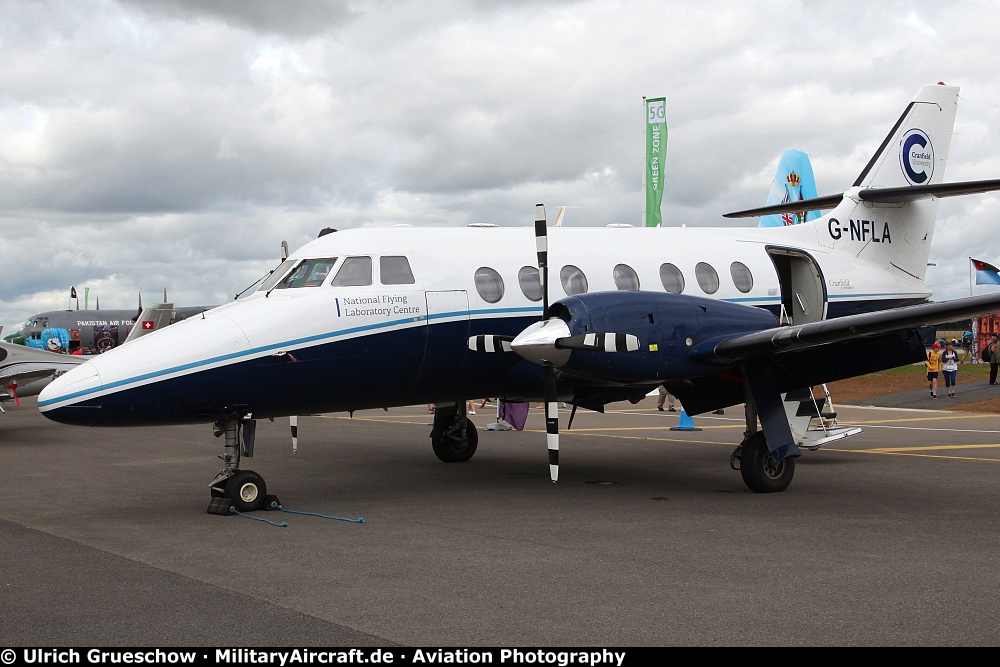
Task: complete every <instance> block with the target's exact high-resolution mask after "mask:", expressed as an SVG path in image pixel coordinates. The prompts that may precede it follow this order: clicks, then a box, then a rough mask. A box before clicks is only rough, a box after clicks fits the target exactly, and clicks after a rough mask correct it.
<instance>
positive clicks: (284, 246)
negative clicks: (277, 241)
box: [281, 241, 288, 262]
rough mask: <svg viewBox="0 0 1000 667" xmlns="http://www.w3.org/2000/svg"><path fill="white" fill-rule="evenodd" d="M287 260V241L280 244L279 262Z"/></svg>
mask: <svg viewBox="0 0 1000 667" xmlns="http://www.w3.org/2000/svg"><path fill="white" fill-rule="evenodd" d="M286 259H288V241H282V242H281V261H282V262H284V261H285V260H286Z"/></svg>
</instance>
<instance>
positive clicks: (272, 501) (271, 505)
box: [261, 494, 281, 512]
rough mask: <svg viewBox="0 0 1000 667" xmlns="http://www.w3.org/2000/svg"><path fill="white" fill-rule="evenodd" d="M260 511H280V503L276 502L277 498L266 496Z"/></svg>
mask: <svg viewBox="0 0 1000 667" xmlns="http://www.w3.org/2000/svg"><path fill="white" fill-rule="evenodd" d="M261 509H262V510H266V511H268V512H277V511H278V510H280V509H281V501H280V500H278V496H272V495H271V494H267V495H266V496H264V506H263V507H261Z"/></svg>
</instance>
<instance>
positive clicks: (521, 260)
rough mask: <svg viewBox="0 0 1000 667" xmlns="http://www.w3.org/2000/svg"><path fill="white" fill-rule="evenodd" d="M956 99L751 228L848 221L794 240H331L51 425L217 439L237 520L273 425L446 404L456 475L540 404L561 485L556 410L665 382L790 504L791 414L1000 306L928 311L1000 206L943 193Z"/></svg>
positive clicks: (59, 385) (99, 386) (130, 354)
mask: <svg viewBox="0 0 1000 667" xmlns="http://www.w3.org/2000/svg"><path fill="white" fill-rule="evenodd" d="M957 102H958V88H955V87H949V86H944V85H931V86H925V87H923V88H921V89H920V91H919V92H918V94H917V96H916V97H915V99H914V100H913V101H912V102H911V103H910V104H909V105H908V106H907V107H906V109H905V111H904V112H903V114H902V115H901V116H900V118H899V120H898V121H897V122H896V124H895V125H894V126H893V127H892V129H891V131H890V132H889V134H888V136H886V138H885V140H884V141H883V143H882V145H881V146H880V147H879V148H878V150H877V151H876V153H875V154H874V156H873V157H872V159H871V161H870V162H869V163H868V164H867V165H866V166H865V167H864V169H863V170H862V172H861V174H860V176H859V177H858V178H857V180H856V181H855V183H854V184H853V186H852V187H851V188H850V189H849V190H847V191H846V192H844V193H842V194H838V195H833V196H828V197H819V198H816V199H814V200H812V201H805V202H803V201H794V202H790V203H788V204H785V205H778V206H769V207H764V208H761V209H755V210H751V211H744V212H742V213H740V214H734V215H745V216H759V215H764V214H769V213H780V212H784V211H791V212H794V211H801V210H812V209H820V210H828V209H832V210H829V212H828V213H826V214H825V215H823V216H822V217H820V218H819V219H816V220H813V221H809V222H803V223H802V224H798V225H794V226H788V227H780V228H751V227H747V228H740V229H734V228H724V229H709V228H693V227H660V228H645V227H637V228H622V227H620V226H614V227H612V228H572V227H555V228H552V229H547V228H546V222H545V215H544V210H543V209H542V208H541V207H540V206H539V207H538V210H537V212H536V223H535V230H534V233H533V231H532V229H531V228H528V227H496V226H482V225H477V226H474V227H470V228H453V227H452V228H440V229H430V228H406V227H398V228H392V229H389V228H383V229H377V228H364V229H350V230H344V231H338V232H334V233H328V234H324V235H321V236H320V237H319V238H317V239H315V240H314V241H311V242H310V243H308V244H306V245H305V246H303V247H302V248H300V249H299V250H298V251H296V252H293V253H290V254H289V255H288V256H287V258H286V259H285V260H284V261H283V262H282V263H281V264H280V265H279V266H278V267H277V268H276V269H275V270H274V271H273V272H272V274H271V275H270V277H269V278H268V279H267V280H266V281H265V282H264V283H263V284H262V285H261V286H260V288H259V289H257V290H256V291H254V292H252V293H250V294H248V295H246V296H242V297H240V298H238V299H237V300H235V301H233V302H231V303H228V304H225V305H223V306H220V307H218V308H214V309H212V310H209V311H207V312H204V313H202V314H201V315H198V316H195V317H192V318H189V319H186V320H184V321H183V322H179V323H177V324H174V325H171V326H169V327H167V328H165V329H163V330H161V331H157V332H154V333H152V334H150V335H148V336H145V337H143V338H140V339H138V340H135V341H134V342H131V343H129V344H128V345H125V346H123V347H121V348H116V349H114V350H111V351H110V352H108V353H106V354H103V355H100V356H99V357H96V358H91V359H88V360H87V361H86V362H85V363H84V364H82V365H81V366H79V367H78V368H76V369H74V370H72V371H70V372H68V373H66V374H65V375H63V376H61V377H59V378H57V379H55V380H53V382H52V383H51V384H49V386H48V387H46V388H45V389H44V390H43V391H42V393H41V395H40V396H39V401H38V406H39V409H40V410H41V411H42V413H43V414H44V415H45V416H46V417H48V418H50V419H53V420H55V421H59V422H63V423H67V424H78V425H89V426H131V425H135V426H140V425H141V426H151V425H170V424H184V423H198V422H205V423H211V424H214V430H215V434H216V435H222V434H224V435H225V445H224V451H223V455H222V457H221V458H222V459H223V462H224V467H223V469H222V470H221V471H220V472H219V473H218V475H217V476H216V477H215V478H214V479H213V480H212V482H211V483H210V489H211V493H212V495H213V496H214V497H215V498H217V499H221V500H224V501H227V502H230V503H231V506H232V507H233V508H235V509H237V510H241V511H244V510H253V509H258V508H260V507H261V506H262V505H263V503H264V502H265V496H266V485H265V483H264V480H263V479H262V478H261V476H260V475H259V474H257V473H256V472H253V471H251V470H245V469H242V468H241V466H240V464H241V458H242V457H243V456H251V455H252V453H253V433H254V425H255V423H256V422H255V420H257V419H260V418H275V417H284V416H290V415H300V414H307V413H326V412H335V411H353V410H361V409H370V408H382V407H391V406H402V405H414V404H427V403H435V404H437V406H438V409H437V410H436V412H435V416H434V424H433V427H432V431H431V444H432V447H433V450H434V452H435V454H436V455H437V456H438V457H439V458H440V459H442V460H443V461H448V462H457V461H466V460H468V459H469V458H470V457H471V456H472V455H473V454H474V452H475V450H476V447H477V440H478V435H477V432H476V429H475V427H474V426H473V425H472V423H471V421H469V420H468V418H467V415H466V412H465V405H466V399H468V397H470V396H494V397H500V398H506V399H508V400H522V401H523V400H538V399H540V398H544V400H545V401H546V426H547V431H548V441H549V460H550V470H551V471H552V477H553V481H554V480H555V479H556V473H557V471H558V418H557V416H556V406H557V405H558V402H560V401H565V402H567V403H572V404H573V405H574V406H579V407H584V408H589V409H594V410H602V409H603V407H604V406H605V405H606V404H608V403H610V402H613V401H622V400H638V399H641V398H642V397H644V396H645V395H646V394H647V393H648V392H650V391H651V390H653V389H654V388H655V387H657V386H658V385H660V384H665V385H666V387H667V389H668V390H669V391H670V392H671V393H673V394H674V395H675V396H676V397H677V398H678V399H679V400H680V401H681V403H682V405H683V407H684V409H685V410H686V411H687V413H688V414H699V413H702V412H706V411H711V410H716V409H719V408H725V407H729V406H734V405H739V404H744V405H745V406H746V408H745V412H746V427H747V428H746V436H745V438H744V440H743V442H742V443H741V444H740V445H739V447H738V448H737V449H736V451H735V452H734V453H733V456H732V457H731V460H730V463H731V465H732V466H733V467H734V468H737V469H739V470H740V472H741V474H742V477H743V479H744V481H745V483H746V484H747V486H748V487H749V488H750V489H752V490H753V491H755V492H774V491H782V490H784V489H785V488H786V487H787V486H788V484H789V483H790V481H791V479H792V475H793V473H794V467H795V460H796V458H797V457H798V456H800V455H801V454H802V452H801V450H800V448H799V444H800V442H799V441H798V439H797V437H796V436H795V435H794V434H793V433H792V429H791V427H790V426H789V420H788V413H787V412H786V409H785V406H784V405H783V403H784V402H785V401H784V400H783V397H784V398H788V397H795V396H796V393H797V392H799V391H800V390H802V389H803V388H808V387H813V386H815V385H818V384H820V383H824V382H831V381H834V380H838V379H842V378H846V377H851V376H855V375H861V374H865V373H869V372H874V371H878V370H883V369H886V368H891V367H895V366H900V365H904V364H910V363H915V362H919V361H921V360H923V359H924V358H925V354H926V353H925V350H924V347H923V345H922V342H921V339H920V338H919V336H918V334H917V332H916V329H917V327H919V326H921V325H924V324H934V323H940V322H945V321H953V320H956V319H960V318H964V317H970V316H972V315H975V314H978V313H984V312H991V311H996V310H1000V296H997V295H987V296H980V297H970V298H966V299H960V300H957V301H952V302H944V303H926V301H927V299H928V298H929V297H930V296H931V292H930V290H928V288H927V286H926V285H925V284H924V276H925V273H926V270H927V260H928V256H929V252H930V247H931V240H932V236H933V232H934V219H935V215H936V210H937V204H938V198H939V197H945V196H952V195H959V194H969V193H977V192H986V191H990V190H996V189H1000V180H992V181H977V182H966V183H951V184H945V183H944V182H943V175H944V168H945V164H946V162H947V156H948V152H949V146H950V141H951V135H952V131H953V127H954V121H955V113H956V108H957ZM549 242H550V245H551V248H549V245H548V244H549ZM533 246H534V247H535V251H534V252H533ZM549 267H551V268H552V271H553V273H554V276H553V280H552V281H551V283H552V284H551V285H550V284H549V283H550V281H549V280H548V272H549ZM550 292H552V293H553V294H554V293H555V292H562V296H563V298H559V299H558V300H555V301H554V302H553V303H551V304H550V303H549V296H550V294H549V293H550ZM758 421H759V423H760V430H758ZM213 504H214V501H213ZM210 511H211V506H210ZM226 511H228V508H227V510H226Z"/></svg>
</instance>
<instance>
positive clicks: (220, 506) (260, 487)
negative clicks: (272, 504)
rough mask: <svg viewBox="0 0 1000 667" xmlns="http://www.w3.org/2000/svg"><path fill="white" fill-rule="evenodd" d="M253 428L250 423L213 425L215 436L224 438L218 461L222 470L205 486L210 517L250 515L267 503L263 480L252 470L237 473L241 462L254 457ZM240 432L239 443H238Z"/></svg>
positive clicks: (247, 421) (226, 420) (252, 421)
mask: <svg viewBox="0 0 1000 667" xmlns="http://www.w3.org/2000/svg"><path fill="white" fill-rule="evenodd" d="M256 425H257V422H255V421H254V420H252V419H237V418H231V419H224V420H220V421H217V422H216V423H215V436H216V437H220V436H222V435H225V436H226V440H225V449H224V451H223V453H222V454H220V455H219V458H220V459H222V463H223V467H222V470H220V471H219V474H218V475H216V476H215V479H213V480H212V482H211V483H210V484H209V485H208V488H209V491H210V492H211V494H212V502H211V504H210V505H209V506H208V512H209V514H230V513H231V511H232V510H231V509H230V508H232V509H235V510H236V511H238V512H253V511H255V510H259V509H261V508H262V507H264V503H265V502H267V498H268V496H267V485H266V484H265V483H264V478H263V477H261V476H260V475H258V474H257V473H255V472H254V471H252V470H240V468H239V465H240V458H241V455H242V456H246V457H252V456H253V442H254V433H255V432H256ZM241 431H242V436H243V437H242V442H241V438H240V435H241Z"/></svg>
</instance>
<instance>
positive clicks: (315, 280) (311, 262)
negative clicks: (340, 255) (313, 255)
mask: <svg viewBox="0 0 1000 667" xmlns="http://www.w3.org/2000/svg"><path fill="white" fill-rule="evenodd" d="M336 263H337V258H336V257H324V258H322V259H304V260H302V261H301V262H300V263H299V265H298V266H296V267H295V268H294V269H292V272H291V273H289V274H288V275H287V276H285V277H284V278H282V279H281V281H280V282H279V283H278V285H277V287H275V289H296V288H299V287H319V286H320V285H322V284H323V281H324V280H326V277H327V275H329V273H330V269H332V268H333V265H334V264H336ZM278 268H279V269H280V268H281V267H280V266H279V267H278ZM275 273H277V271H275Z"/></svg>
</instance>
